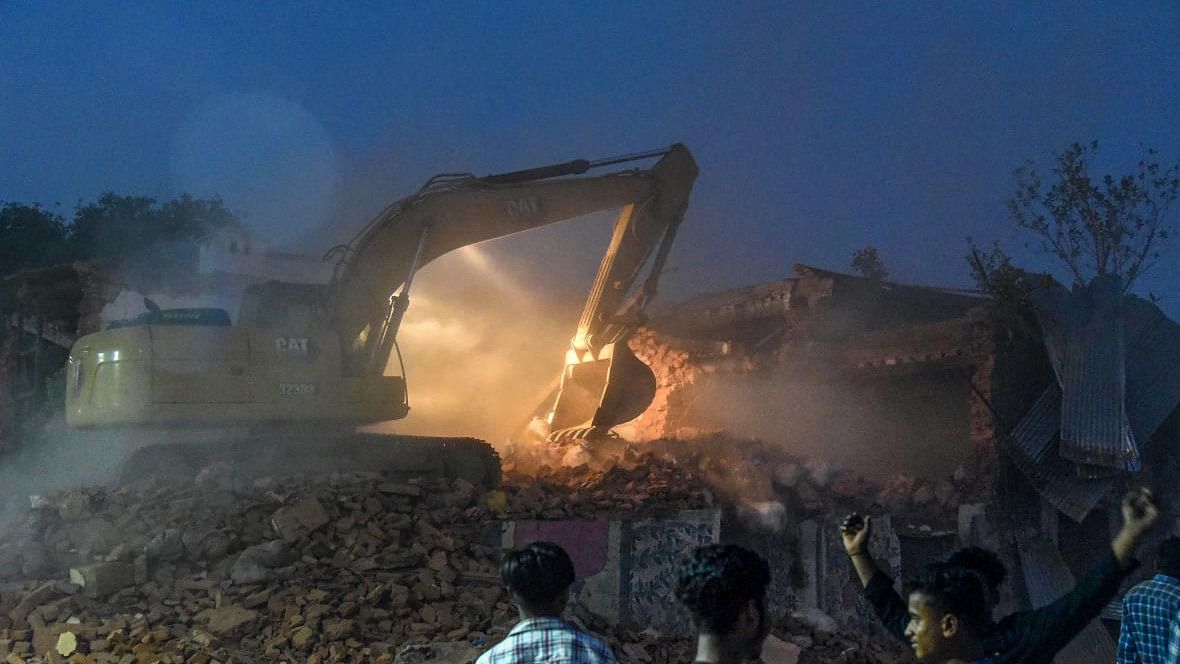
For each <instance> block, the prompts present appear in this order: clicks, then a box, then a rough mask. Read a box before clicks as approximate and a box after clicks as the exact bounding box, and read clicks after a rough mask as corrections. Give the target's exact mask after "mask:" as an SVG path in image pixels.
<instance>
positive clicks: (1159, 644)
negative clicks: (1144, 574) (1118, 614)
mask: <svg viewBox="0 0 1180 664" xmlns="http://www.w3.org/2000/svg"><path fill="white" fill-rule="evenodd" d="M1177 616H1180V579H1177V578H1174V577H1171V576H1168V575H1166V574H1156V575H1155V576H1154V577H1152V578H1151V579H1150V580H1148V581H1144V582H1143V583H1140V584H1139V585H1137V586H1135V587H1134V588H1132V589H1130V590H1129V591H1127V595H1126V597H1124V598H1123V627H1122V633H1121V634H1120V635H1119V654H1118V660H1117V662H1118V664H1174V663H1176V662H1177V659H1175V658H1174V657H1172V658H1170V657H1169V654H1168V650H1169V649H1170V648H1171V647H1173V646H1170V645H1169V640H1173V641H1175V639H1172V635H1173V631H1174V628H1175V627H1176V625H1175V623H1176V622H1177ZM1174 647H1178V648H1180V644H1174Z"/></svg>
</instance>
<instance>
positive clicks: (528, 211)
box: [508, 196, 541, 221]
mask: <svg viewBox="0 0 1180 664" xmlns="http://www.w3.org/2000/svg"><path fill="white" fill-rule="evenodd" d="M539 214H541V201H539V200H537V197H536V196H529V197H528V198H518V199H516V200H514V201H508V218H509V219H512V220H513V221H516V220H519V219H527V218H529V217H535V216H537V215H539Z"/></svg>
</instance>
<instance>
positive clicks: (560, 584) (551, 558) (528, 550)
mask: <svg viewBox="0 0 1180 664" xmlns="http://www.w3.org/2000/svg"><path fill="white" fill-rule="evenodd" d="M500 578H501V579H502V580H503V581H504V585H506V586H508V589H509V590H511V591H512V592H513V593H515V594H516V595H519V596H520V597H521V598H523V599H524V600H525V601H528V602H531V603H534V604H545V603H548V602H552V601H554V600H556V599H558V598H559V597H560V596H561V593H563V592H565V591H566V589H568V588H569V587H570V586H571V585H573V583H574V563H573V562H572V561H571V560H570V557H569V554H567V553H566V552H565V549H563V548H561V547H560V546H558V545H556V544H554V543H553V542H533V543H532V544H529V545H528V546H526V547H524V548H523V549H517V550H516V551H513V552H511V553H509V554H508V555H507V556H506V557H505V558H504V562H503V564H501V565H500Z"/></svg>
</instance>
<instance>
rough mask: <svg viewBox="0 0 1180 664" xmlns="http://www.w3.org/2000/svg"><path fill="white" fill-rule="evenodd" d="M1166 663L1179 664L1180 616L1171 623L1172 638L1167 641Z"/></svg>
mask: <svg viewBox="0 0 1180 664" xmlns="http://www.w3.org/2000/svg"><path fill="white" fill-rule="evenodd" d="M1168 662H1169V663H1172V662H1180V616H1176V618H1175V619H1174V620H1173V621H1172V638H1171V639H1168Z"/></svg>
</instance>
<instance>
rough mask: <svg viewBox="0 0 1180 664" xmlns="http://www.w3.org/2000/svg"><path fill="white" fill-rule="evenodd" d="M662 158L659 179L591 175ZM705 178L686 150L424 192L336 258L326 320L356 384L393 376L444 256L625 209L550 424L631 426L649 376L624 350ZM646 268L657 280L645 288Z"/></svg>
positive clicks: (447, 182)
mask: <svg viewBox="0 0 1180 664" xmlns="http://www.w3.org/2000/svg"><path fill="white" fill-rule="evenodd" d="M656 156H659V157H660V159H659V161H658V162H657V163H656V164H655V165H654V166H652V167H651V168H650V169H646V170H624V171H620V172H614V173H609V174H605V175H593V176H587V175H582V174H583V173H585V172H587V171H588V170H590V169H593V168H600V167H604V166H611V165H615V164H620V163H626V162H628V161H633V160H637V159H643V158H651V157H656ZM697 172H698V171H697V166H696V162H695V161H694V160H693V158H692V155H691V154H690V153H689V151H688V149H687V148H685V147H684V146H683V145H679V144H677V145H673V146H672V147H670V148H668V149H666V150H659V151H654V152H648V153H642V154H639V155H630V156H626V157H619V158H613V159H606V160H601V161H598V162H588V161H584V160H579V161H573V162H568V163H565V164H558V165H554V166H545V167H541V168H536V169H529V170H525V171H515V172H512V173H504V174H500V175H491V176H486V177H482V178H480V177H474V176H470V175H457V176H450V175H444V176H437V177H435V178H432V179H431V181H430V182H428V183H427V185H426V186H425V187H423V188H422V190H420V191H419V192H418V193H416V194H414V195H413V196H410V197H408V198H406V199H403V200H401V201H398V202H396V203H394V204H393V205H391V206H389V207H388V208H386V209H385V210H384V211H382V212H381V214H379V215H378V216H377V217H376V218H375V219H374V220H373V221H372V222H370V223H369V224H368V225H367V226H366V227H365V228H364V229H363V230H362V231H361V232H360V233H359V234H358V235H357V236H356V237H355V238H354V239H353V240H352V242H350V243H349V244H348V245H347V246H343V247H339V248H337V250H338V252H339V254H340V258H339V261H338V263H337V267H336V272H335V275H334V278H333V281H332V284H331V287H330V289H329V302H328V312H329V315H330V317H331V324H332V326H333V327H334V328H335V329H337V331H338V332H339V333H340V335H341V340H342V343H343V344H344V346H345V347H344V349H343V350H344V358H345V371H346V372H347V373H348V374H350V375H354V376H362V375H370V376H380V375H381V374H382V373H383V372H384V370H385V366H386V363H387V362H388V359H389V356H390V353H391V352H392V351H393V346H394V343H395V341H396V335H397V331H398V326H399V325H400V323H401V318H402V316H403V315H404V313H405V311H406V309H407V307H408V306H409V291H410V287H411V285H412V284H413V279H414V274H415V273H416V272H417V271H418V270H419V269H421V268H422V266H424V265H426V264H427V263H429V262H430V261H432V260H434V259H435V258H438V257H439V256H442V255H443V254H446V253H448V252H450V251H452V250H455V249H458V248H460V247H464V246H467V245H470V244H475V243H478V242H482V241H484V240H490V239H494V238H498V237H503V236H506V235H511V234H513V233H518V232H521V231H525V230H529V229H533V228H538V227H541V226H545V225H548V224H552V223H556V222H559V221H563V220H566V219H571V218H574V217H580V216H583V215H587V214H591V213H594V212H599V211H604V210H618V217H617V219H616V221H615V226H614V231H613V233H612V236H611V240H610V245H609V246H608V248H607V251H606V254H605V255H604V256H603V259H602V263H601V265H600V267H599V270H598V274H597V276H596V278H595V280H594V284H593V286H592V288H591V291H590V295H589V297H588V299H587V302H586V306H585V307H584V310H583V312H582V316H581V319H580V321H579V323H578V328H577V331H576V333H575V335H574V337H573V339H572V341H571V345H570V349H569V352H568V353H567V356H566V369H565V372H564V373H563V378H562V389H561V392H560V393H559V396H558V398H557V400H556V402H555V405H554V409H553V413H552V415H551V420H552V421H551V424H552V427H553V429H554V430H555V431H575V430H576V431H583V430H585V431H602V430H603V429H609V427H610V426H613V425H614V424H619V423H621V422H625V421H627V420H628V419H632V418H633V417H635V416H636V415H638V414H639V412H642V411H643V409H644V408H646V406H647V403H650V399H651V396H650V395H648V396H647V402H646V403H643V404H642V406H639V407H638V411H636V406H628V405H626V403H629V402H635V401H637V400H638V401H642V400H643V394H644V393H645V392H647V391H648V390H647V388H646V387H643V388H640V389H639V390H638V391H637V390H635V389H634V388H633V387H631V386H632V385H634V383H635V381H633V380H630V378H631V376H632V375H633V374H635V373H637V372H638V373H642V371H644V370H646V367H644V366H643V365H642V363H640V362H639V361H638V360H637V359H635V358H634V356H633V355H630V352H629V351H628V350H626V343H625V340H626V337H627V335H629V334H630V332H631V331H633V330H634V328H635V326H636V325H637V324H638V323H639V321H640V320H641V318H640V317H641V314H642V311H643V308H644V306H646V304H647V301H648V300H649V299H650V298H651V296H652V295H654V294H655V289H656V283H657V281H658V278H659V274H660V271H661V270H662V268H663V263H664V261H665V260H666V258H667V255H668V251H669V250H670V248H671V245H672V241H673V239H674V237H675V234H676V230H677V227H678V226H679V224H680V221H681V219H682V218H683V215H684V211H685V209H686V207H687V205H688V197H689V193H690V192H691V190H692V185H693V182H694V181H695V179H696V176H697ZM649 264H650V266H649ZM647 266H649V269H648V270H647V275H648V276H647V277H646V278H645V279H644V280H643V281H642V282H640V277H641V275H642V274H643V273H644V268H645V267H647ZM636 283H640V285H639V286H638V287H637V288H636ZM634 365H639V366H638V367H637V366H634ZM646 373H647V376H648V377H650V371H649V370H647V372H646ZM639 382H640V383H648V382H650V383H651V385H653V386H654V382H652V381H643V380H640V381H639ZM612 383H613V384H614V385H612ZM615 386H623V387H615ZM632 412H634V414H631V413H632ZM626 415H630V416H629V417H625V419H619V418H620V417H624V416H626Z"/></svg>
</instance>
